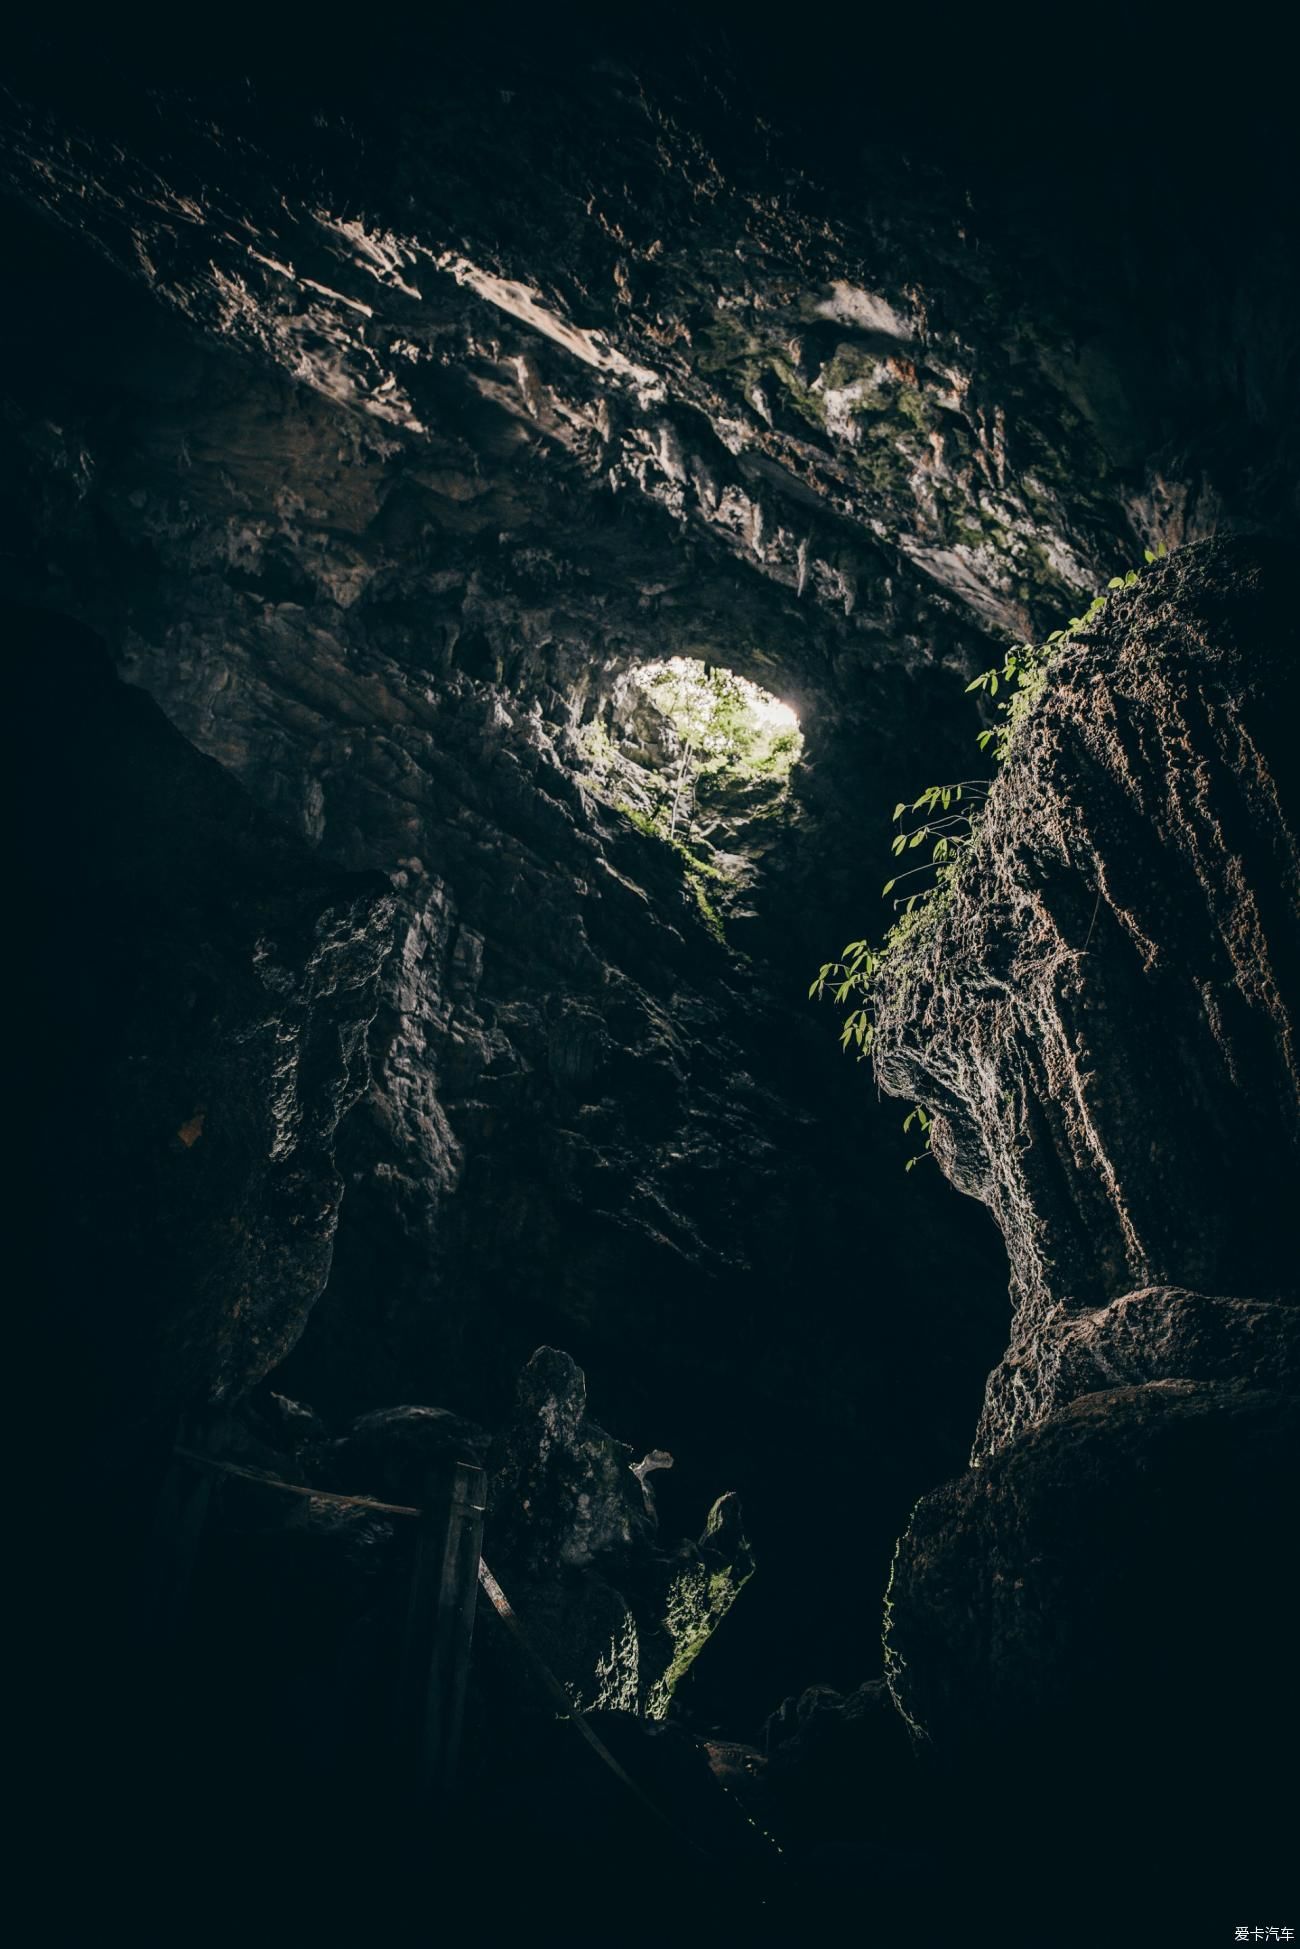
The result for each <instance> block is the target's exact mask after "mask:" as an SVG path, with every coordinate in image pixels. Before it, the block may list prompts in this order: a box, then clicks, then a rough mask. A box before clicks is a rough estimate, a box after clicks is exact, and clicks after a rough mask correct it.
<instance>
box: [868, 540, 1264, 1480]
mask: <svg viewBox="0 0 1300 1949" xmlns="http://www.w3.org/2000/svg"><path fill="white" fill-rule="evenodd" d="M1290 580H1291V578H1290V572H1289V567H1288V564H1287V562H1286V560H1285V558H1284V557H1282V556H1281V555H1275V554H1273V553H1271V552H1268V551H1261V550H1260V549H1258V548H1256V547H1253V546H1248V545H1246V544H1233V545H1229V544H1223V543H1220V544H1215V545H1214V546H1212V547H1208V548H1203V549H1194V550H1191V551H1189V552H1188V553H1187V554H1185V555H1183V556H1181V557H1178V558H1175V559H1174V560H1172V561H1170V562H1168V563H1165V564H1162V565H1157V567H1155V568H1154V569H1152V570H1150V571H1148V574H1147V577H1146V579H1145V581H1144V583H1143V585H1142V586H1141V588H1140V589H1139V590H1136V591H1133V592H1131V593H1128V594H1125V595H1122V596H1120V597H1119V598H1118V599H1116V600H1115V601H1113V602H1112V604H1111V605H1110V607H1109V608H1108V609H1107V611H1106V612H1105V616H1104V619H1103V620H1102V622H1101V623H1100V624H1099V625H1098V626H1097V627H1096V628H1095V629H1094V631H1093V633H1092V635H1091V637H1090V638H1089V639H1087V640H1084V641H1080V642H1078V644H1077V645H1075V646H1072V647H1070V648H1069V649H1068V650H1066V651H1065V652H1064V653H1063V654H1062V655H1061V656H1060V657H1059V658H1058V660H1057V663H1056V664H1055V665H1054V667H1053V670H1052V674H1051V677H1050V680H1049V684H1048V688H1047V691H1046V693H1045V695H1044V697H1043V699H1042V701H1041V703H1040V704H1039V706H1038V707H1037V709H1036V710H1035V712H1034V714H1033V716H1032V718H1031V719H1030V720H1029V722H1028V723H1027V725H1026V726H1025V728H1024V731H1023V733H1022V734H1021V736H1020V737H1019V738H1018V740H1017V743H1016V747H1015V749H1014V752H1013V754H1012V757H1011V759H1010V761H1009V762H1008V764H1007V766H1006V769H1005V771H1004V773H1003V775H1002V776H1001V777H1000V778H999V780H998V782H997V784H996V786H995V788H994V790H993V792H992V794H991V796H990V798H989V801H988V806H987V810H986V811H985V813H984V815H983V818H982V821H981V825H980V832H979V838H978V843H977V845H976V848H975V852H974V855H973V857H972V859H971V861H970V864H969V868H968V870H967V873H966V875H965V876H964V877H963V879H962V882H961V885H960V887H959V888H958V890H957V891H956V893H955V895H954V897H953V899H952V902H951V907H950V909H949V910H948V911H946V912H945V913H944V914H943V915H942V917H941V919H940V920H939V922H938V924H937V926H936V928H935V929H934V932H933V935H932V936H931V937H930V938H929V939H927V942H926V944H925V947H924V950H923V951H922V952H921V953H920V954H918V955H917V956H915V957H913V959H912V962H911V964H910V965H909V966H908V967H907V969H906V970H905V971H904V972H903V973H902V974H901V975H900V977H899V980H898V984H897V988H896V992H895V993H893V994H892V995H891V996H890V999H889V1002H888V1005H887V1008H886V1011H885V1014H884V1016H883V1018H882V1023H881V1033H880V1039H879V1041H878V1043H877V1059H876V1068H877V1074H878V1075H879V1076H880V1078H881V1080H882V1082H883V1083H884V1084H885V1086H886V1087H887V1088H889V1089H891V1090H894V1091H896V1092H898V1093H899V1094H901V1095H905V1096H910V1097H913V1098H917V1099H920V1100H923V1101H925V1102H928V1103H931V1104H933V1105H934V1106H935V1109H936V1111H937V1113H938V1115H937V1120H936V1123H935V1126H934V1139H933V1145H934V1151H935V1155H936V1157H937V1158H938V1160H939V1163H940V1167H941V1169H943V1170H944V1172H945V1173H946V1174H947V1175H948V1176H949V1177H951V1178H952V1179H953V1181H954V1182H955V1183H956V1184H957V1185H958V1186H959V1187H960V1188H961V1189H962V1190H964V1191H966V1192H968V1193H971V1194H973V1195H974V1196H976V1197H979V1198H981V1199H983V1200H984V1201H985V1202H986V1203H987V1204H988V1205H989V1206H990V1208H991V1209H992V1210H993V1212H994V1214H995V1215H996V1217H997V1219H998V1223H999V1225H1000V1227H1001V1229H1002V1232H1003V1236H1004V1237H1005V1239H1006V1241H1007V1249H1008V1252H1009V1254H1010V1258H1011V1266H1012V1293H1013V1301H1014V1304H1015V1307H1016V1313H1015V1322H1014V1326H1013V1337H1012V1345H1011V1349H1010V1351H1009V1353H1008V1355H1007V1357H1006V1359H1005V1360H1004V1362H1003V1363H1002V1365H1001V1366H1000V1367H999V1368H998V1370H997V1371H996V1372H995V1374H994V1375H993V1377H992V1379H991V1381H990V1385H989V1393H988V1399H987V1402H986V1407H985V1414H984V1420H983V1424H982V1427H981V1431H980V1437H979V1441H978V1443H977V1452H978V1453H986V1452H988V1451H989V1450H991V1449H994V1448H996V1447H998V1446H1000V1445H1001V1444H1002V1443H1004V1442H1005V1441H1007V1440H1009V1439H1011V1438H1012V1437H1013V1436H1014V1435H1015V1434H1017V1433H1018V1432H1019V1431H1020V1430H1021V1429H1022V1428H1024V1427H1025V1426H1029V1425H1032V1424H1033V1423H1034V1422H1036V1421H1039V1420H1041V1419H1042V1418H1043V1417H1044V1416H1045V1415H1048V1414H1050V1413H1052V1412H1053V1411H1054V1410H1056V1409H1058V1408H1060V1407H1063V1406H1065V1405H1066V1404H1067V1403H1068V1402H1069V1401H1070V1400H1071V1399H1072V1398H1073V1397H1074V1396H1075V1395H1077V1394H1080V1393H1087V1392H1091V1391H1092V1390H1093V1389H1095V1388H1097V1387H1106V1386H1111V1385H1115V1384H1117V1383H1121V1382H1132V1381H1139V1380H1162V1379H1178V1378H1186V1379H1211V1378H1247V1377H1252V1378H1256V1379H1259V1380H1263V1381H1267V1380H1268V1379H1269V1378H1270V1376H1278V1377H1280V1376H1281V1374H1282V1373H1283V1372H1285V1371H1288V1370H1289V1371H1290V1372H1291V1373H1292V1374H1294V1363H1295V1347H1296V1327H1297V1321H1298V1320H1300V1314H1298V1313H1297V1311H1296V1308H1295V1304H1294V1302H1295V1298H1296V1286H1295V1255H1294V1243H1293V1239H1292V1237H1291V1233H1290V1227H1289V1226H1288V1225H1287V1224H1286V1222H1285V1220H1284V1213H1285V1211H1286V1209H1287V1206H1288V1204H1289V1201H1290V1200H1291V1198H1292V1197H1293V1195H1294V1185H1295V1180H1296V1169H1297V1162H1298V1160H1300V1092H1298V1089H1297V1080H1298V1079H1297V1058H1296V1022H1297V1011H1298V1010H1300V991H1298V989H1297V958H1296V949H1297V941H1298V940H1300V880H1298V878H1297V853H1296V824H1297V805H1298V804H1300V793H1298V791H1297V764H1296V756H1295V736H1294V727H1295V723H1296V718H1297V668H1298V667H1300V666H1298V664H1297V655H1296V651H1297V644H1296V633H1295V625H1294V621H1293V614H1292V603H1291V590H1290Z"/></svg>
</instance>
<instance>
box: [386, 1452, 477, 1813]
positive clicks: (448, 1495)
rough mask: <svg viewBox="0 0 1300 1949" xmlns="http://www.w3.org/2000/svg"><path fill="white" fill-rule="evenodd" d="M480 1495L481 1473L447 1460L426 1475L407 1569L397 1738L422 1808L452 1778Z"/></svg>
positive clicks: (440, 1796)
mask: <svg viewBox="0 0 1300 1949" xmlns="http://www.w3.org/2000/svg"><path fill="white" fill-rule="evenodd" d="M485 1489H486V1482H485V1477H484V1474H483V1471H482V1469H481V1468H476V1467H475V1466H474V1465H473V1464H472V1463H470V1462H452V1463H450V1464H447V1465H444V1466H443V1467H442V1468H440V1469H437V1470H435V1471H432V1472H431V1474H430V1477H429V1480H428V1483H427V1484H426V1488H425V1493H424V1498H423V1509H422V1511H421V1515H420V1523H419V1531H418V1534H417V1538H416V1545H415V1563H414V1566H413V1568H412V1571H411V1597H410V1606H409V1609H408V1611H407V1619H406V1644H405V1649H404V1655H403V1659H402V1682H401V1685H400V1688H399V1702H398V1710H399V1713H400V1715H401V1716H400V1723H399V1725H398V1737H399V1740H400V1741H401V1743H402V1744H403V1746H404V1747H405V1748H406V1750H407V1751H409V1752H412V1754H413V1760H414V1766H413V1771H414V1777H415V1793H416V1799H417V1801H418V1802H419V1803H420V1804H421V1805H422V1806H424V1807H426V1808H427V1807H430V1806H436V1805H438V1804H441V1803H443V1802H445V1800H446V1797H447V1795H448V1793H449V1791H450V1789H451V1786H452V1783H453V1781H454V1778H455V1771H456V1760H457V1755H458V1752H459V1747H460V1732H461V1722H462V1720H463V1718H464V1715H465V1689H466V1682H467V1680H468V1677H469V1653H470V1641H471V1639H472V1637H473V1633H474V1606H475V1603H476V1601H477V1598H478V1563H479V1550H480V1547H481V1545H482V1541H483V1510H484V1506H485V1503H486V1494H485Z"/></svg>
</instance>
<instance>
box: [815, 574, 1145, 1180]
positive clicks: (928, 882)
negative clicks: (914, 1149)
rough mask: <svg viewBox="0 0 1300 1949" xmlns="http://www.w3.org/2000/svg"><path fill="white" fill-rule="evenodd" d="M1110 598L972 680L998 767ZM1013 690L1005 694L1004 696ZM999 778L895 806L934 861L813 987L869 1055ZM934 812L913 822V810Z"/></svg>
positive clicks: (1116, 583)
mask: <svg viewBox="0 0 1300 1949" xmlns="http://www.w3.org/2000/svg"><path fill="white" fill-rule="evenodd" d="M1144 552H1145V556H1146V564H1147V566H1148V567H1149V566H1150V565H1151V564H1152V563H1154V562H1157V561H1159V560H1161V559H1162V558H1163V557H1164V556H1165V555H1166V554H1167V553H1168V550H1167V549H1166V547H1165V544H1164V542H1161V543H1160V545H1159V547H1158V548H1157V549H1155V550H1154V551H1153V550H1151V549H1149V548H1148V549H1146V550H1145V551H1144ZM1140 579H1141V570H1140V569H1129V570H1128V572H1127V573H1126V574H1124V575H1114V576H1112V577H1111V579H1110V581H1109V582H1108V584H1107V590H1108V592H1115V591H1119V590H1123V589H1131V588H1133V587H1135V586H1136V584H1137V583H1138V581H1139V580H1140ZM1107 600H1108V595H1098V596H1094V597H1093V599H1092V601H1091V602H1090V603H1089V604H1088V606H1087V608H1086V609H1085V610H1084V611H1083V614H1082V615H1079V616H1071V618H1070V620H1069V622H1068V623H1066V624H1065V625H1064V626H1063V627H1062V628H1061V629H1056V630H1053V631H1052V633H1051V635H1050V636H1048V637H1047V638H1046V640H1045V641H1044V642H1042V643H1015V644H1013V645H1012V646H1011V647H1010V649H1008V650H1007V652H1006V654H1005V655H1004V657H1003V659H1002V662H1001V663H1000V664H996V665H995V666H994V667H993V668H992V669H991V670H984V671H982V672H981V673H980V675H979V676H978V677H975V678H973V679H972V681H971V682H970V683H968V684H967V685H966V689H967V691H968V692H973V691H983V692H984V693H985V694H986V695H987V696H988V697H989V698H999V697H1000V701H999V703H998V704H997V715H998V719H999V721H998V723H996V724H995V725H993V726H992V727H990V728H987V729H985V730H983V731H981V732H980V733H979V735H978V737H977V740H976V742H977V743H978V745H979V748H980V750H981V751H985V752H987V751H989V749H990V747H991V749H992V757H993V760H994V762H995V763H996V764H999V765H1002V764H1005V763H1006V761H1007V758H1008V757H1009V756H1010V754H1011V751H1012V749H1013V747H1014V744H1015V740H1016V738H1017V735H1018V734H1019V732H1020V730H1021V729H1022V727H1023V726H1024V724H1025V722H1026V720H1027V719H1028V717H1029V715H1030V713H1031V712H1032V711H1033V708H1034V706H1035V704H1036V703H1037V702H1038V699H1039V698H1040V697H1041V695H1042V693H1043V690H1044V687H1045V685H1046V683H1047V678H1048V673H1049V670H1050V667H1051V664H1052V662H1053V659H1054V658H1055V657H1056V656H1057V654H1058V653H1059V651H1060V650H1061V649H1062V647H1063V646H1064V645H1065V644H1067V643H1068V642H1069V641H1070V640H1071V639H1072V638H1073V637H1074V636H1075V635H1077V634H1078V633H1079V632H1080V631H1082V630H1085V629H1086V628H1087V626H1088V624H1089V623H1092V622H1095V620H1096V619H1097V617H1098V616H1099V615H1100V614H1101V612H1102V610H1103V609H1104V608H1105V607H1106V603H1107ZM1004 693H1005V694H1004ZM991 784H992V780H991V779H969V778H964V779H959V780H957V781H955V782H953V783H950V784H947V785H927V786H926V788H925V790H924V791H923V792H922V793H921V794H920V796H919V797H918V798H915V799H912V800H911V801H910V802H909V801H907V800H903V799H900V801H899V802H898V804H897V805H896V806H895V807H894V818H893V823H894V824H895V825H897V826H898V828H899V829H898V831H897V832H896V833H895V834H894V837H893V839H892V840H891V842H890V850H891V852H892V853H893V855H894V858H895V859H901V858H903V857H904V856H905V855H908V854H911V853H913V852H917V851H919V850H920V849H923V848H926V847H927V846H928V849H929V850H928V853H927V854H926V857H925V858H923V859H922V860H920V861H919V863H918V864H917V865H915V866H911V867H906V868H904V869H903V870H902V871H901V872H898V873H896V874H894V876H893V877H892V878H891V879H888V880H886V881H885V884H884V886H883V888H882V889H881V892H882V896H883V897H885V898H889V897H890V896H891V895H892V896H894V898H893V914H894V919H893V921H892V923H891V924H890V926H889V928H888V929H887V931H886V933H885V937H884V939H883V941H882V942H881V944H880V945H879V947H874V948H873V947H871V946H869V945H868V943H867V942H866V941H865V940H861V941H850V942H849V944H848V946H847V947H845V948H844V950H843V951H842V953H841V955H840V958H839V959H838V960H836V961H825V962H823V963H822V965H821V967H820V968H819V969H818V971H817V974H816V976H815V977H814V979H813V981H812V983H811V985H810V987H809V989H808V994H809V997H810V998H812V999H816V1000H821V999H822V998H823V997H824V996H826V995H829V996H830V997H831V999H832V1000H833V1001H834V1003H835V1004H836V1006H837V1007H839V1008H845V1009H847V1011H848V1012H847V1014H846V1015H845V1017H844V1020H843V1022H842V1023H841V1025H840V1046H841V1048H843V1049H845V1050H853V1051H854V1052H855V1053H856V1055H857V1056H858V1058H859V1060H860V1059H861V1058H862V1057H864V1056H866V1055H867V1054H868V1052H869V1051H870V1049H871V1046H872V1043H873V1041H874V1040H875V1034H876V1008H877V1005H878V1001H879V997H880V993H881V989H880V980H881V976H882V975H883V974H884V973H885V972H886V970H888V972H889V973H890V974H891V976H892V975H894V974H896V973H897V972H898V971H899V970H900V968H903V967H905V965H906V962H907V959H908V958H909V957H910V956H912V955H913V954H914V953H915V951H916V949H917V948H918V947H919V946H920V944H921V941H922V939H923V938H924V937H925V936H928V935H929V933H930V932H931V931H932V929H933V926H934V924H935V922H936V921H937V919H938V916H939V915H940V914H941V913H942V911H943V909H944V908H945V906H946V905H947V904H948V901H949V900H950V898H951V895H952V891H953V888H954V886H955V885H956V882H957V880H958V878H959V876H960V873H961V869H962V866H963V864H964V862H965V860H966V858H967V857H968V855H969V852H970V848H971V846H972V844H973V843H974V840H975V837H976V834H977V832H978V829H979V818H980V810H981V807H982V806H983V804H984V801H985V799H986V798H987V797H988V793H989V789H990V786H991ZM918 812H919V813H921V814H923V815H924V816H923V817H922V819H921V820H920V822H919V823H918V824H916V825H912V826H909V825H907V824H906V820H907V818H908V815H909V814H912V813H918ZM911 879H917V880H919V882H920V884H919V885H918V886H916V887H915V888H914V889H912V890H911V891H908V892H906V893H903V894H898V893H896V889H897V888H898V886H899V885H900V883H901V882H902V881H904V880H911ZM913 1124H915V1126H916V1128H917V1129H918V1130H919V1131H920V1132H922V1133H923V1134H924V1135H925V1140H926V1141H925V1149H924V1150H923V1151H921V1152H920V1153H919V1154H918V1155H917V1156H915V1157H912V1158H909V1160H908V1162H907V1164H906V1166H905V1169H907V1170H909V1171H910V1170H912V1169H913V1168H914V1167H915V1166H916V1165H917V1164H919V1163H920V1162H921V1160H922V1158H924V1157H927V1156H929V1155H930V1126H931V1118H930V1115H929V1113H928V1112H927V1111H926V1110H924V1109H923V1108H922V1107H921V1105H920V1104H917V1105H916V1106H915V1107H914V1108H913V1109H912V1111H911V1112H910V1113H909V1115H908V1117H907V1118H906V1120H905V1121H904V1124H903V1129H904V1130H905V1131H907V1130H910V1129H911V1128H912V1127H913Z"/></svg>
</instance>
